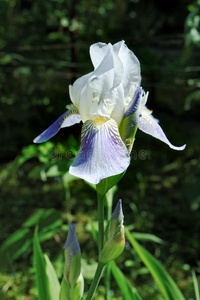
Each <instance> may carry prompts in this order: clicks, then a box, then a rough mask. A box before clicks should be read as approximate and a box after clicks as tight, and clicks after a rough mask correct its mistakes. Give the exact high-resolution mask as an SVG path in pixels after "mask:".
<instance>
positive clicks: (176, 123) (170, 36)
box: [0, 0, 200, 300]
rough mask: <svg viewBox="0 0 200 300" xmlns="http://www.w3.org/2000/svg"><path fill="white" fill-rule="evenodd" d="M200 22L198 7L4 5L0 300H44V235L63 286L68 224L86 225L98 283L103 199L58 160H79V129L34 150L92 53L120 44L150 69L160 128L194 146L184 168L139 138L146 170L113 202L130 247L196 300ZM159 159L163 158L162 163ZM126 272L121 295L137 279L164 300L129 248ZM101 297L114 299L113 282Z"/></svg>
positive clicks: (148, 81)
mask: <svg viewBox="0 0 200 300" xmlns="http://www.w3.org/2000/svg"><path fill="white" fill-rule="evenodd" d="M188 9H189V10H188ZM192 12H193V14H192ZM198 15H199V3H198V2H195V1H178V0H177V1H173V3H170V2H168V5H165V4H164V3H162V2H160V1H148V3H147V2H146V1H107V2H103V1H102V2H99V3H97V2H96V1H89V2H88V1H83V0H81V1H67V2H66V1H53V0H52V1H48V2H47V1H44V2H42V3H41V1H34V2H32V1H28V0H26V1H18V0H16V1H15V0H12V1H0V16H1V17H0V64H1V68H0V90H1V97H0V106H1V109H0V127H1V129H2V132H1V145H0V146H1V151H0V160H1V171H0V175H1V191H0V195H1V202H0V219H1V230H0V231H1V232H0V243H1V251H0V253H1V259H0V262H1V264H2V265H1V273H0V287H1V289H0V297H1V298H2V299H23V298H25V299H37V296H36V295H37V291H36V289H35V288H34V285H35V281H34V280H35V277H34V276H35V275H34V272H33V268H32V256H31V251H32V244H31V243H32V242H31V241H32V237H33V235H34V228H35V226H36V225H39V228H38V238H39V241H40V243H41V247H42V249H43V251H44V252H45V253H47V254H48V256H49V257H50V259H51V261H52V263H53V266H54V268H55V270H56V274H57V275H58V277H59V279H60V280H61V278H62V272H63V251H62V247H63V245H64V242H65V239H66V231H67V230H68V225H67V224H68V221H69V222H76V231H77V236H78V239H79V242H80V246H81V249H82V257H83V258H82V270H83V275H84V278H85V279H86V289H87V288H88V286H89V283H90V282H91V279H92V277H93V276H94V271H95V268H96V263H95V260H96V259H95V256H97V253H96V251H94V239H95V234H96V227H95V222H94V219H96V211H95V210H96V207H94V200H93V199H94V197H95V192H92V191H91V189H90V187H89V186H87V185H85V184H84V183H82V182H81V181H80V180H78V181H77V180H76V181H73V179H74V178H71V177H69V175H68V174H66V176H65V175H64V170H63V168H62V163H61V161H60V159H59V158H60V157H62V159H63V160H64V163H65V166H67V165H68V163H69V164H70V163H71V158H73V157H74V156H75V155H76V153H77V149H78V148H79V138H78V134H79V131H80V128H79V125H77V126H76V127H75V128H74V129H73V131H71V130H70V131H68V132H67V131H65V132H63V133H62V132H60V135H59V139H58V138H57V137H55V139H54V140H53V143H52V142H48V143H46V144H44V145H41V146H39V147H38V148H36V147H35V146H34V145H31V146H27V145H29V144H31V143H32V139H33V138H34V137H35V136H36V135H37V134H38V132H40V130H41V128H45V126H46V125H47V123H51V121H52V122H53V121H54V120H55V118H56V117H57V116H58V115H59V114H61V113H62V111H63V108H64V106H63V105H65V104H67V101H68V103H69V100H67V101H66V88H67V87H68V85H69V84H70V83H72V82H73V80H74V79H75V78H77V77H78V76H79V75H80V74H83V73H85V72H89V71H90V69H88V66H89V63H88V54H87V52H88V47H89V45H90V44H92V43H94V42H96V41H97V40H102V41H105V42H108V41H111V42H112V43H114V42H116V41H118V40H121V39H124V40H126V42H127V44H128V46H129V47H130V48H131V49H133V50H134V52H135V53H136V54H137V56H138V57H139V58H140V59H141V64H142V70H143V84H144V88H145V89H146V90H150V99H149V102H150V103H151V107H152V108H153V109H154V108H155V107H156V111H157V114H155V112H154V114H155V117H156V118H159V119H164V120H165V124H166V125H165V128H164V129H167V132H168V134H169V136H170V137H171V139H172V142H173V141H176V140H178V139H180V140H182V141H183V140H184V141H185V142H186V143H187V144H188V147H187V149H186V152H185V155H184V157H180V156H179V155H178V154H177V153H174V152H173V151H171V152H169V151H166V148H165V147H164V145H160V143H159V141H158V143H159V144H157V142H156V141H152V140H151V138H150V139H148V138H147V137H146V136H145V137H144V138H143V135H142V133H141V134H138V137H137V140H136V143H135V151H136V153H138V152H139V151H140V150H141V149H143V150H145V151H146V153H147V154H146V156H145V159H144V160H141V159H138V156H137V159H136V158H135V157H132V164H131V166H130V168H129V170H128V171H127V173H126V180H122V181H121V184H120V186H119V188H118V190H117V191H115V193H116V195H115V198H116V199H119V198H123V210H124V213H125V214H126V220H125V225H127V224H133V223H134V225H132V226H130V227H129V228H128V229H129V230H130V231H131V233H132V236H134V238H135V239H137V240H138V241H139V242H140V243H141V244H142V245H143V247H144V248H145V249H147V250H148V251H150V252H151V253H153V255H154V257H155V258H156V260H157V261H159V263H162V264H164V265H165V267H166V268H167V270H168V271H169V273H170V274H171V275H172V276H173V278H174V279H175V281H176V282H177V283H178V285H179V287H180V288H181V290H182V291H183V293H184V295H185V297H186V298H191V297H192V298H194V297H195V295H196V299H198V288H197V286H198V284H197V283H198V280H199V276H198V273H199V272H200V268H199V266H200V259H199V251H200V245H199V228H200V222H199V213H200V198H199V195H200V187H199V180H200V168H199V165H200V164H199V146H200V139H199V130H200V128H199V101H198V99H199V96H198V93H199V66H198V62H199V44H198V42H197V43H194V41H192V39H191V37H190V38H188V37H187V35H188V34H189V35H191V32H192V28H195V30H196V32H197V35H196V36H197V37H198V32H199V27H198V26H199V25H198ZM195 16H197V18H195ZM189 20H191V21H189ZM188 22H189V24H190V25H187V24H188ZM184 24H185V28H184ZM193 32H194V30H193ZM188 41H190V42H189V43H190V44H188ZM133 46H134V48H133ZM193 93H196V94H193ZM187 97H189V100H187V99H188V98H187ZM190 99H191V100H190ZM194 99H196V100H197V101H194ZM189 107H190V111H189V110H187V111H186V110H185V108H186V109H188V108H189ZM38 112H39V113H38ZM183 120H184V121H183ZM163 126H164V124H163ZM69 134H70V135H71V136H70V137H69ZM180 135H181V136H180ZM185 137H187V138H186V139H185ZM58 141H59V142H58ZM60 141H62V143H61V142H60ZM158 145H159V146H158ZM21 149H23V150H22V153H21V155H19V153H20V152H21ZM63 151H64V152H63ZM68 151H69V152H68ZM158 153H159V155H160V153H161V154H162V155H160V156H159V160H158V159H157V157H158ZM166 153H167V154H166ZM15 157H17V158H16V159H15V160H14V158H15ZM12 160H13V162H12ZM161 165H162V166H163V167H162V168H161V167H160V166H161ZM133 174H134V176H133ZM130 186H131V189H130ZM133 189H134V193H133ZM69 198H70V202H69V201H68V199H69ZM63 199H66V201H63ZM80 203H81V204H82V205H81V206H80ZM107 205H108V206H109V199H107ZM60 217H62V220H61V218H60ZM133 219H134V220H133ZM91 220H92V221H93V223H94V226H92V225H91V224H92V223H91ZM63 224H64V225H63ZM83 230H84V234H83ZM20 232H21V235H20ZM152 232H153V233H154V234H155V235H156V236H155V235H152ZM92 236H93V237H94V238H92ZM157 236H159V237H160V238H158V237H157ZM14 245H15V246H14ZM83 249H84V251H83ZM5 253H7V255H5ZM8 253H9V254H8ZM88 256H90V257H93V259H90V260H88ZM133 257H134V259H133ZM96 258H97V257H96ZM163 262H165V263H163ZM117 265H118V266H120V269H119V268H117V267H116V265H115V263H112V264H111V273H112V274H111V276H114V277H115V280H116V282H117V285H120V286H121V287H120V288H119V289H121V290H122V291H124V292H125V291H127V289H128V290H129V291H130V288H129V287H130V285H129V283H128V282H127V279H126V278H128V279H129V281H130V282H131V284H132V285H133V284H134V285H136V286H137V291H138V293H139V294H140V295H141V297H142V298H143V299H154V300H155V299H161V298H160V297H161V295H160V293H159V291H158V288H157V287H158V285H157V284H156V283H155V281H154V280H152V277H151V276H150V275H149V270H148V269H147V268H146V267H144V265H142V264H141V258H140V256H139V255H138V254H137V252H136V251H135V249H134V248H132V247H131V243H130V242H126V245H125V251H124V252H123V254H122V256H121V257H120V258H119V259H118V260H117ZM191 269H193V270H195V271H196V272H197V277H196V276H195V273H194V272H193V277H192V276H191ZM125 270H126V271H125ZM122 271H123V273H124V272H125V275H126V278H125V277H123V275H122ZM116 274H117V275H116ZM117 278H118V281H117ZM192 278H193V279H192ZM192 280H194V283H195V287H196V288H195V291H196V294H194V289H193V286H192ZM117 285H116V284H114V283H112V285H111V297H112V298H114V299H120V294H121V292H120V291H119V289H118V288H117ZM113 290H115V295H112V291H113ZM97 297H98V298H97V299H101V298H102V299H104V297H105V288H104V282H103V280H102V282H101V283H100V287H99V289H98V291H97Z"/></svg>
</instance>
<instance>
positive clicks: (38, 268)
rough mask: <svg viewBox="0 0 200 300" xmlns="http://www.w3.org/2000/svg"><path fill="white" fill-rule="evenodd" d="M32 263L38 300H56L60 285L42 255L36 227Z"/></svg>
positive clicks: (47, 260)
mask: <svg viewBox="0 0 200 300" xmlns="http://www.w3.org/2000/svg"><path fill="white" fill-rule="evenodd" d="M33 261H34V266H35V272H36V284H37V289H38V300H58V299H59V290H60V284H59V282H58V279H57V276H56V273H55V270H54V268H53V266H52V264H51V262H50V260H49V259H48V258H47V256H46V255H43V253H42V250H41V247H40V244H39V240H38V227H36V229H35V233H34V238H33Z"/></svg>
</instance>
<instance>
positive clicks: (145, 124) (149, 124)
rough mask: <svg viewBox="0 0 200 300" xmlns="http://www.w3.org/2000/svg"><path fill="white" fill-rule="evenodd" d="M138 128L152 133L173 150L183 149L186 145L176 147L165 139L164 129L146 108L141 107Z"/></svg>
mask: <svg viewBox="0 0 200 300" xmlns="http://www.w3.org/2000/svg"><path fill="white" fill-rule="evenodd" d="M138 127H139V129H140V130H142V131H143V132H145V133H147V134H149V135H152V136H153V137H155V138H157V139H159V140H161V141H162V142H164V143H166V144H167V145H168V146H169V147H170V148H172V149H174V150H184V149H185V147H186V145H183V146H181V147H176V146H174V145H172V144H171V143H170V141H169V140H168V139H167V137H166V135H165V133H164V131H163V130H162V128H161V127H160V125H159V124H158V120H157V119H155V118H154V117H153V116H152V115H151V111H149V110H148V109H147V108H145V109H142V116H141V118H140V120H139V126H138Z"/></svg>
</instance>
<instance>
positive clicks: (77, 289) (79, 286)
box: [71, 273, 84, 300]
mask: <svg viewBox="0 0 200 300" xmlns="http://www.w3.org/2000/svg"><path fill="white" fill-rule="evenodd" d="M83 292H84V279H83V275H82V273H80V275H79V277H78V278H77V280H76V283H75V285H74V287H73V288H72V289H71V299H72V300H80V299H81V298H82V297H83Z"/></svg>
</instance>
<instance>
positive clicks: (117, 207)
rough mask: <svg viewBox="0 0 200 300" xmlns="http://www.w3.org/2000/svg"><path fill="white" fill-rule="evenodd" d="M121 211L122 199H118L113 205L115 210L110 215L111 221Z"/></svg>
mask: <svg viewBox="0 0 200 300" xmlns="http://www.w3.org/2000/svg"><path fill="white" fill-rule="evenodd" d="M121 212H122V200H121V199H120V200H119V201H118V203H117V205H116V207H115V210H114V212H113V214H112V216H111V221H113V220H115V219H117V218H118V217H119V215H120V213H121Z"/></svg>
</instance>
